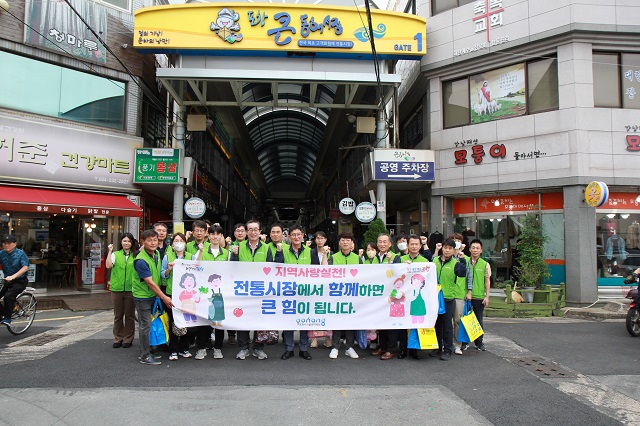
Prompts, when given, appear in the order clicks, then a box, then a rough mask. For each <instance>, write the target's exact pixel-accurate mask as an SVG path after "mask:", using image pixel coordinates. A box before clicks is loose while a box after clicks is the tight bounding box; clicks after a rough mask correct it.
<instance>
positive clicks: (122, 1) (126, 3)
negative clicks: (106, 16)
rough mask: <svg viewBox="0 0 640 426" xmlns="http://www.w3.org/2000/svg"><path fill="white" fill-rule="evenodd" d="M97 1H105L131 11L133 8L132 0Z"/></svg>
mask: <svg viewBox="0 0 640 426" xmlns="http://www.w3.org/2000/svg"><path fill="white" fill-rule="evenodd" d="M96 1H97V3H104V4H106V5H109V6H114V7H117V8H118V9H123V10H126V11H127V12H129V11H130V10H131V0H96Z"/></svg>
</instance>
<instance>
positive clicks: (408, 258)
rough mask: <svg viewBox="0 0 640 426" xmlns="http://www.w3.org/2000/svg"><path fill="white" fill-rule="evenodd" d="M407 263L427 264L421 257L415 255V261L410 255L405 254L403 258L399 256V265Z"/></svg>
mask: <svg viewBox="0 0 640 426" xmlns="http://www.w3.org/2000/svg"><path fill="white" fill-rule="evenodd" d="M407 262H411V263H424V262H428V260H427V259H426V258H425V257H423V256H422V255H417V256H416V258H415V259H412V258H411V255H410V254H405V255H403V256H400V263H407Z"/></svg>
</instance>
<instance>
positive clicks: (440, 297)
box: [438, 284, 447, 315]
mask: <svg viewBox="0 0 640 426" xmlns="http://www.w3.org/2000/svg"><path fill="white" fill-rule="evenodd" d="M446 312H447V309H446V307H445V306H444V294H443V293H442V286H441V285H440V284H438V315H443V314H445V313H446Z"/></svg>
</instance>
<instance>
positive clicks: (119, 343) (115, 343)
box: [113, 342, 122, 349]
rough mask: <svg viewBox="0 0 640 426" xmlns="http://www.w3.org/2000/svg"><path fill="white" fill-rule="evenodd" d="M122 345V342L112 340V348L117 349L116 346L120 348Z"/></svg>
mask: <svg viewBox="0 0 640 426" xmlns="http://www.w3.org/2000/svg"><path fill="white" fill-rule="evenodd" d="M121 347H122V342H114V343H113V349H117V348H121Z"/></svg>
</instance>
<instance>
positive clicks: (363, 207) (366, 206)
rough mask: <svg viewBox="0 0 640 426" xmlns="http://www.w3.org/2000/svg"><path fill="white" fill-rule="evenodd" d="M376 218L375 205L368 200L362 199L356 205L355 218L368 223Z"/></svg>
mask: <svg viewBox="0 0 640 426" xmlns="http://www.w3.org/2000/svg"><path fill="white" fill-rule="evenodd" d="M375 218H376V207H375V206H374V205H373V204H371V203H370V202H368V201H364V202H362V203H360V204H358V206H357V207H356V219H358V220H359V221H360V222H362V223H369V222H371V221H372V220H373V219H375Z"/></svg>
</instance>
